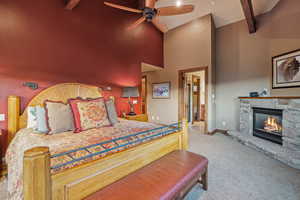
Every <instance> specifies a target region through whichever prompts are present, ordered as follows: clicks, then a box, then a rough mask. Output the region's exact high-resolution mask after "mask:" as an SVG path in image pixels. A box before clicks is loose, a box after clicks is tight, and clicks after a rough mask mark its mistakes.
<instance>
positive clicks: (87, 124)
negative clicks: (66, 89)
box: [69, 98, 111, 133]
mask: <svg viewBox="0 0 300 200" xmlns="http://www.w3.org/2000/svg"><path fill="white" fill-rule="evenodd" d="M69 102H70V105H71V108H72V111H73V115H74V119H75V131H74V132H75V133H78V132H80V131H84V130H88V129H91V128H99V127H103V126H109V125H111V124H110V122H109V120H108V117H107V111H106V108H105V103H104V100H103V98H97V99H88V100H84V99H70V100H69Z"/></svg>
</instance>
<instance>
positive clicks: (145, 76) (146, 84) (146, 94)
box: [140, 75, 148, 114]
mask: <svg viewBox="0 0 300 200" xmlns="http://www.w3.org/2000/svg"><path fill="white" fill-rule="evenodd" d="M142 79H145V113H143V114H147V111H148V109H147V106H148V105H147V98H148V90H147V87H148V80H147V75H143V76H142V78H141V80H142ZM142 84H143V83H141V89H140V93H141V112H142V111H143V103H142V89H143V87H142Z"/></svg>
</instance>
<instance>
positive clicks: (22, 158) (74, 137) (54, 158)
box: [7, 83, 188, 200]
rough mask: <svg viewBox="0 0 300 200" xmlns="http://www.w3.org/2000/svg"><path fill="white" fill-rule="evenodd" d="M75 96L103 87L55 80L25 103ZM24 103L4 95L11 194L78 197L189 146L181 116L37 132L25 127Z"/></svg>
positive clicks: (40, 199)
mask: <svg viewBox="0 0 300 200" xmlns="http://www.w3.org/2000/svg"><path fill="white" fill-rule="evenodd" d="M76 97H82V98H97V97H101V90H100V89H99V88H97V87H95V86H90V85H84V84H78V83H64V84H58V85H55V86H52V87H50V88H48V89H45V90H43V91H42V92H41V93H40V94H38V95H36V96H35V97H34V98H33V99H32V100H31V101H30V103H29V104H28V105H27V107H28V106H35V105H42V104H43V102H44V101H45V100H46V99H50V100H53V101H63V102H67V100H68V99H70V98H76ZM27 107H26V109H27ZM26 109H25V110H24V112H23V113H22V114H20V98H19V97H17V96H10V97H9V98H8V132H9V135H8V138H9V142H11V144H10V145H9V149H8V153H7V161H8V167H9V168H8V172H9V176H14V178H15V179H11V180H10V177H9V180H8V181H11V184H10V187H11V188H9V189H10V191H15V192H14V195H13V197H12V199H18V198H20V197H21V198H24V199H25V200H35V199H36V200H44V199H45V200H46V199H47V200H50V199H55V200H67V199H68V200H69V199H70V200H71V199H72V200H73V199H82V198H84V197H86V196H88V195H90V194H92V193H94V192H96V191H97V190H99V189H101V188H103V187H105V186H106V185H108V184H111V183H113V182H115V181H117V180H118V179H120V178H122V177H124V176H126V175H128V174H129V173H131V172H133V171H135V170H137V169H139V168H141V167H143V166H145V165H147V164H148V163H150V162H152V161H154V160H157V159H159V158H160V157H162V156H164V155H165V154H167V153H169V152H171V151H174V150H176V149H187V146H188V142H187V140H188V135H187V123H186V121H185V120H182V122H179V123H174V124H171V125H166V126H161V125H156V124H152V123H144V122H135V121H128V120H120V123H118V125H116V126H114V127H104V128H100V129H99V128H98V129H91V130H88V131H84V132H82V133H79V134H74V133H72V132H65V133H60V134H57V135H50V136H47V135H46V136H41V135H38V134H35V133H34V132H33V130H30V129H24V127H26V121H27V115H26V113H27V112H26ZM12 166H14V167H12ZM14 187H15V188H14ZM20 188H21V190H20ZM18 189H19V190H18Z"/></svg>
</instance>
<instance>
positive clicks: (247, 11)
mask: <svg viewBox="0 0 300 200" xmlns="http://www.w3.org/2000/svg"><path fill="white" fill-rule="evenodd" d="M241 4H242V7H243V11H244V15H245V17H246V21H247V24H248V28H249V32H250V33H255V32H256V19H255V16H254V12H253V5H252V0H241Z"/></svg>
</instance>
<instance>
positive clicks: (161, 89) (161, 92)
mask: <svg viewBox="0 0 300 200" xmlns="http://www.w3.org/2000/svg"><path fill="white" fill-rule="evenodd" d="M152 98H153V99H170V98H171V82H170V81H168V82H161V83H152Z"/></svg>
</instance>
